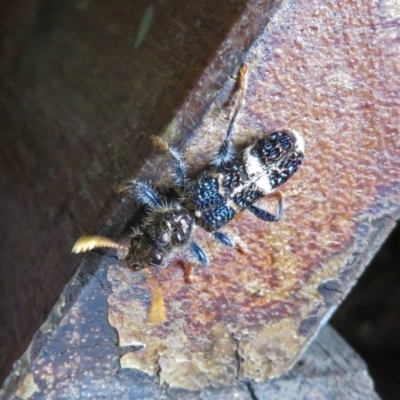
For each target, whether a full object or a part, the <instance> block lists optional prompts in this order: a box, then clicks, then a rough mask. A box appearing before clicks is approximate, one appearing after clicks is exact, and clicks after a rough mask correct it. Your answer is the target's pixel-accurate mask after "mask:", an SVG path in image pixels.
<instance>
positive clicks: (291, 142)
mask: <svg viewBox="0 0 400 400" xmlns="http://www.w3.org/2000/svg"><path fill="white" fill-rule="evenodd" d="M303 155H304V142H303V140H302V138H301V136H300V135H299V134H298V133H296V132H294V131H279V132H274V133H272V134H271V135H267V136H265V137H263V138H261V139H259V140H257V141H256V142H255V143H254V144H253V145H251V146H249V147H248V148H246V149H245V150H244V151H243V152H242V153H241V154H240V155H239V156H238V157H237V158H236V159H234V160H232V161H229V162H228V163H226V164H222V165H220V166H219V167H215V168H212V169H210V170H208V171H207V172H205V173H203V174H202V176H201V177H200V178H199V179H196V180H192V181H189V182H188V183H187V185H186V186H185V188H184V196H183V199H184V200H183V202H182V204H183V206H184V207H185V208H187V209H188V211H189V212H190V214H191V215H193V216H194V219H195V222H196V224H198V225H199V226H201V227H202V228H203V229H205V230H206V231H208V232H215V231H218V230H219V229H220V228H222V227H223V226H224V225H225V224H226V223H228V222H229V221H230V220H231V219H233V218H234V217H235V215H236V214H237V213H239V212H241V211H243V210H245V209H249V208H250V207H252V206H253V204H254V203H255V202H256V201H257V200H259V199H261V198H262V197H264V196H266V195H267V194H270V193H271V192H272V191H273V190H274V189H276V188H277V187H278V186H280V185H282V184H283V183H285V182H286V181H287V180H288V179H289V178H290V177H291V176H292V175H293V174H294V173H295V172H296V171H297V169H298V167H299V166H300V164H301V162H302V160H303ZM270 220H271V221H273V220H274V218H273V216H271V219H270Z"/></svg>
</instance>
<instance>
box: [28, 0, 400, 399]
mask: <svg viewBox="0 0 400 400" xmlns="http://www.w3.org/2000/svg"><path fill="white" fill-rule="evenodd" d="M396 10H397V8H396V6H395V5H393V4H392V3H391V2H390V1H386V2H383V3H379V4H377V3H374V4H371V3H370V2H367V1H365V2H359V3H357V5H355V4H354V3H347V2H342V1H332V2H329V3H324V4H323V5H321V4H320V2H317V1H312V2H308V3H307V4H299V3H296V2H283V3H282V5H281V7H280V9H279V10H278V11H277V12H276V13H275V14H274V16H273V18H272V20H271V22H270V24H269V25H268V28H267V29H266V30H265V31H263V32H262V34H261V35H260V37H259V38H258V40H257V42H256V43H255V44H254V45H253V46H252V48H251V49H250V51H249V53H248V54H247V57H246V60H247V63H248V65H249V82H248V91H247V94H246V106H245V108H244V109H243V110H242V112H241V114H240V116H239V118H238V123H237V125H236V127H235V132H234V138H235V142H237V143H238V144H239V146H240V145H245V144H246V143H249V141H251V140H252V139H254V138H255V137H257V136H258V135H259V134H260V133H262V132H265V131H273V130H275V129H279V128H290V129H296V130H298V131H300V132H303V135H304V137H305V142H306V155H305V161H304V165H303V166H302V167H301V169H300V170H299V172H298V173H297V174H296V176H295V177H294V178H293V179H291V180H290V181H289V182H288V183H287V184H285V186H284V188H283V192H284V194H285V197H286V206H285V208H286V213H285V215H284V218H283V220H282V222H280V223H279V224H264V223H260V222H259V221H258V220H256V218H255V217H253V216H252V215H250V214H249V213H246V212H245V213H243V214H241V215H240V216H239V217H238V218H236V219H235V220H234V221H233V222H232V223H230V224H229V225H227V226H226V229H224V232H225V233H227V234H228V235H229V236H231V237H233V238H235V239H236V240H237V241H240V245H241V247H242V248H243V249H244V251H243V253H244V254H242V252H239V251H227V250H226V249H224V248H222V247H221V246H220V245H218V244H216V243H214V242H213V241H212V240H210V238H208V237H207V236H206V235H205V234H203V233H202V232H197V233H196V235H198V240H199V242H200V243H201V244H202V246H204V249H205V250H206V251H207V253H208V254H209V255H210V259H211V260H210V267H209V268H208V269H200V268H195V269H194V270H193V272H192V279H191V280H192V283H191V284H188V283H187V282H185V277H184V272H183V271H182V267H181V262H180V260H181V256H180V255H176V258H175V260H173V261H171V264H170V266H169V267H168V268H166V269H164V270H162V271H158V272H157V273H155V276H156V279H157V281H158V283H159V285H160V286H161V287H162V289H163V293H164V297H165V305H166V311H167V321H166V322H165V323H164V324H160V325H154V324H149V322H148V319H147V315H148V310H149V307H150V306H151V299H150V289H149V285H148V280H146V277H145V275H144V274H142V273H132V272H131V271H129V270H127V269H124V268H121V267H120V266H119V265H117V264H115V265H111V266H110V267H109V268H108V271H107V281H108V282H109V284H110V285H111V287H110V289H109V291H107V293H104V292H103V294H104V296H105V295H107V303H108V320H109V322H110V324H111V326H113V327H114V328H115V330H116V332H117V335H118V345H119V347H120V350H118V347H115V348H114V353H113V354H111V355H110V359H111V361H110V362H113V363H115V364H114V365H117V364H116V363H117V362H118V361H119V360H118V359H117V358H118V357H120V362H121V365H122V367H123V368H122V369H121V370H118V371H120V372H119V373H121V371H123V373H124V374H125V373H128V374H132V377H134V376H140V377H141V379H142V378H143V379H150V378H148V377H147V376H148V375H154V376H155V377H157V378H159V379H160V382H161V383H166V384H167V386H168V387H176V388H185V389H190V390H198V389H201V388H203V387H205V386H208V385H214V386H223V385H231V384H233V382H236V381H237V380H238V379H243V378H246V379H252V380H265V379H267V378H270V377H275V376H279V375H281V374H282V373H283V372H285V371H286V370H287V369H288V368H289V367H290V366H291V365H292V364H293V362H294V361H295V360H296V359H297V358H298V357H299V355H300V354H301V353H302V352H303V351H304V349H305V348H306V347H307V345H308V344H309V343H310V341H311V339H312V337H313V336H314V335H315V334H316V332H317V330H318V328H319V327H320V326H321V324H322V323H323V322H324V321H325V320H326V318H327V317H328V316H329V315H330V313H331V311H332V310H333V309H334V307H335V306H336V305H337V304H338V303H339V302H340V301H341V299H342V298H343V297H344V296H345V294H346V293H347V291H348V290H349V288H350V287H351V286H352V285H353V284H354V282H355V280H356V278H357V276H358V275H359V274H360V273H361V272H362V270H363V268H364V267H365V265H366V264H367V262H368V261H369V259H370V257H371V256H372V255H373V254H374V253H375V251H376V249H377V248H378V247H379V245H380V244H381V242H382V241H383V240H384V238H385V237H386V236H387V234H388V232H389V231H390V230H391V229H392V227H393V225H394V219H395V218H398V216H399V204H400V194H399V188H400V174H399V170H400V141H399V140H400V138H399V132H398V126H399V122H400V121H399V115H398V112H397V109H396V104H397V98H398V91H399V87H400V85H399V76H398V73H397V72H398V71H397V69H398V65H397V61H396V60H398V57H399V54H398V47H396V46H397V45H396V40H395V38H396V35H397V33H396V32H397V30H396V29H397V28H396V29H395V27H398V26H397V25H398V23H397V22H396V21H397V19H396V18H397V16H398V14H397V13H396ZM396 24H397V25H396ZM227 91H228V89H226V90H225V91H223V92H222V94H221V96H220V98H218V99H217V102H216V103H214V104H213V105H212V106H211V107H210V109H209V111H208V113H207V114H206V116H205V117H204V119H203V120H202V122H201V124H199V125H198V126H197V128H196V130H195V131H194V134H193V135H192V136H189V137H187V138H186V140H182V141H181V142H180V143H178V144H180V145H181V148H182V149H183V150H185V155H186V157H187V160H188V163H189V165H191V166H193V172H194V173H196V172H198V171H201V169H202V168H203V167H204V165H206V164H207V162H208V160H209V158H210V154H212V153H213V152H214V151H216V149H217V148H218V145H219V143H220V141H221V139H222V137H223V136H224V131H225V129H226V126H227V121H226V118H225V115H224V112H223V111H221V105H220V102H219V101H222V99H223V98H224V96H225V95H226V92H227ZM183 110H184V111H182V112H184V113H185V115H190V112H191V109H190V106H186V107H185V108H184V109H183ZM192 111H193V112H195V109H193V110H192ZM182 121H183V117H182V115H181V114H179V113H178V115H177V117H176V119H174V120H173V121H172V123H171V124H170V126H169V128H168V129H167V130H166V131H165V133H164V138H166V139H167V140H168V139H175V138H177V137H178V135H179V132H180V127H181V123H182ZM166 165H167V164H165V162H163V161H162V160H161V159H160V158H158V157H156V156H155V157H152V158H151V159H150V160H149V161H148V162H147V163H146V164H145V167H144V168H143V169H142V170H141V171H140V176H142V177H152V179H153V180H155V181H158V180H160V182H161V183H162V184H163V185H166V184H167V179H168V177H165V175H162V177H161V172H163V173H166V171H168V168H166ZM266 204H267V205H268V206H271V207H272V208H273V202H266ZM103 273H104V274H105V272H104V271H103ZM104 277H105V275H104ZM104 277H103V278H104ZM103 278H101V282H102V284H103V285H105V282H106V281H105V280H104V279H103ZM104 299H105V298H103V300H102V304H101V305H100V304H99V307H100V306H101V307H103V306H104V304H105V302H104ZM81 306H82V307H85V304H84V302H83V303H82V304H81ZM67 317H68V318H70V317H71V316H70V315H68V316H67ZM102 317H105V314H104V311H102ZM70 329H71V330H72V331H73V330H74V327H73V326H72V325H71V326H70ZM49 340H50V343H51V339H49ZM80 343H81V342H80ZM140 345H145V347H144V348H142V349H140V350H137V351H131V350H133V349H129V346H135V347H136V346H140ZM118 351H120V352H118ZM39 359H40V358H39ZM39 359H37V360H36V361H34V362H33V365H31V366H30V368H31V369H32V370H33V369H34V366H35V365H38V364H35V363H37V362H38V360H39ZM80 362H81V360H78V363H77V364H79V363H80ZM96 367H97V366H96ZM77 368H82V369H83V370H84V369H85V368H84V367H80V366H79V365H78V366H77ZM93 368H95V367H93ZM118 368H119V367H118ZM140 370H141V371H143V372H142V373H139V372H138V371H140ZM115 371H117V370H115ZM89 374H90V373H89ZM136 374H139V375H136ZM60 379H61V380H60V381H57V380H56V379H55V380H52V381H51V383H47V384H48V385H50V386H49V387H50V388H51V390H56V386H57V384H62V383H60V382H62V381H63V380H62V378H60ZM88 379H89V378H88ZM150 381H151V382H154V380H151V379H150V380H149V381H148V382H150ZM34 382H35V384H36V385H38V386H40V385H42V386H45V385H46V383H45V380H43V379H42V378H41V376H40V375H37V376H36V375H35V377H34ZM49 390H50V389H49ZM149 396H150V394H149ZM32 398H34V397H32Z"/></svg>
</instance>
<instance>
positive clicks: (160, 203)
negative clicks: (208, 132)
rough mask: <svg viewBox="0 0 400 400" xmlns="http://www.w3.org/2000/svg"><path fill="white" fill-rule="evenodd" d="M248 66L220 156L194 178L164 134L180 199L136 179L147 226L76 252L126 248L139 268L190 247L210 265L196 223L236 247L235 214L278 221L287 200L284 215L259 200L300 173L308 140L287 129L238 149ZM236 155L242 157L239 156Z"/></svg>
mask: <svg viewBox="0 0 400 400" xmlns="http://www.w3.org/2000/svg"><path fill="white" fill-rule="evenodd" d="M246 70H247V68H245V67H242V69H241V70H240V71H239V75H238V85H237V87H238V89H237V90H238V96H237V97H238V98H239V100H238V101H237V106H236V109H235V111H234V114H233V117H232V118H231V121H230V123H229V127H228V131H227V134H226V138H225V140H224V141H223V143H222V144H221V146H220V149H219V151H218V153H217V155H216V157H215V158H214V159H213V160H212V161H211V166H210V168H208V169H206V170H205V171H204V172H203V174H202V175H201V176H200V177H199V178H197V179H188V178H187V176H186V165H185V163H184V157H183V155H182V154H181V153H180V152H179V151H178V150H177V149H175V148H173V147H170V146H169V145H168V144H167V143H166V142H164V141H163V140H162V139H161V138H154V140H155V142H156V144H157V145H158V146H159V147H160V148H161V149H163V150H164V151H167V152H169V154H170V156H171V157H172V159H173V162H174V166H175V172H174V178H175V180H174V189H175V191H176V194H177V196H176V198H173V199H166V198H163V197H161V196H159V195H158V193H157V192H156V191H155V190H154V189H153V188H152V187H151V186H150V185H149V184H148V183H147V182H143V181H139V180H133V181H132V184H131V188H132V189H133V192H134V194H135V196H136V198H137V199H138V201H139V202H140V203H141V204H142V205H144V206H145V207H146V214H145V216H144V218H143V222H142V224H141V225H140V226H139V227H138V228H135V229H134V233H133V234H132V237H131V241H130V244H129V245H128V246H126V245H121V244H120V243H118V242H113V241H111V240H109V239H107V238H103V237H98V236H92V237H83V238H82V239H81V240H78V242H77V243H76V245H75V246H74V249H73V251H75V252H82V251H88V250H91V249H93V248H96V247H114V248H118V249H121V247H122V248H124V249H125V250H126V252H125V260H126V261H127V263H128V265H130V266H131V267H132V268H133V269H142V268H146V267H147V266H149V265H163V264H164V265H165V256H168V254H170V253H171V252H172V251H173V250H174V249H177V248H184V247H186V248H188V250H189V251H190V252H191V254H192V255H193V256H194V258H195V260H196V261H198V262H199V263H200V264H201V265H207V262H208V261H207V257H206V255H205V254H204V252H203V250H202V249H201V248H200V246H199V245H198V244H197V243H196V242H195V241H193V240H192V231H193V228H194V227H195V225H197V226H200V227H201V228H203V229H204V230H206V231H207V232H210V233H211V234H212V235H213V236H214V238H215V239H217V240H218V241H220V242H221V243H222V244H224V245H226V246H232V242H231V241H230V240H229V238H228V237H227V236H226V235H225V234H224V233H222V232H221V231H220V229H221V228H222V227H223V226H224V225H225V224H227V223H228V222H229V221H231V220H232V219H233V218H234V217H235V215H237V214H238V213H240V212H242V211H243V210H248V211H250V212H251V213H253V214H254V215H255V216H257V217H258V218H260V219H261V220H263V221H268V222H276V221H279V220H280V218H281V216H282V198H280V203H279V209H278V215H273V214H270V213H269V212H267V211H265V210H263V209H261V208H258V207H257V206H255V205H254V203H255V202H257V200H259V199H260V198H262V197H264V196H266V195H268V194H270V193H271V192H273V191H274V190H275V189H276V188H277V187H279V186H280V185H282V184H283V183H285V182H286V181H287V180H288V179H289V178H290V177H291V176H293V175H294V174H295V172H296V171H297V169H298V168H299V166H300V164H301V163H302V160H303V157H304V141H303V139H302V137H301V135H300V134H299V133H297V132H295V131H291V130H282V131H277V132H274V133H271V134H269V135H265V136H263V137H261V138H259V139H258V140H256V141H255V142H254V143H253V144H251V145H250V146H248V147H247V148H245V149H244V151H242V152H241V153H237V152H236V150H235V148H234V146H233V144H232V141H231V133H232V129H233V126H234V123H235V120H236V117H237V115H238V112H239V106H240V103H241V101H240V100H242V96H240V94H242V93H243V90H244V86H245V85H244V75H245V73H246ZM235 154H236V156H235Z"/></svg>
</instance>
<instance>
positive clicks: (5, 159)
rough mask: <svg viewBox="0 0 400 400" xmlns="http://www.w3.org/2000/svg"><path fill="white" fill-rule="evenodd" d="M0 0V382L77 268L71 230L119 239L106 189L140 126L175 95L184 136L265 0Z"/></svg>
mask: <svg viewBox="0 0 400 400" xmlns="http://www.w3.org/2000/svg"><path fill="white" fill-rule="evenodd" d="M3 3H4V4H2V5H1V6H0V8H1V13H0V21H1V22H0V36H1V38H2V41H1V46H0V115H1V125H0V137H1V147H0V169H1V173H0V176H1V180H0V191H1V193H2V196H1V198H0V205H1V206H0V212H1V215H0V219H1V224H0V230H1V231H0V236H1V238H2V240H1V241H0V246H1V249H0V252H1V254H2V263H1V266H0V305H1V310H2V312H1V313H0V325H1V326H2V329H1V331H0V355H1V357H0V381H2V380H3V379H4V378H5V376H6V375H7V374H8V373H9V372H10V370H11V367H12V363H13V362H14V361H15V360H16V359H17V358H18V357H19V356H20V355H21V354H22V352H23V351H24V350H25V348H26V346H27V345H28V344H29V342H30V340H31V339H32V336H33V334H34V332H35V331H36V330H37V329H38V328H39V326H40V324H41V323H43V321H44V319H45V318H46V316H47V315H48V313H49V311H50V310H51V307H52V306H53V304H54V302H55V301H56V299H57V297H58V296H59V294H60V293H61V291H62V289H63V288H64V286H65V284H66V283H67V282H68V279H70V278H71V276H72V275H73V274H74V272H75V271H76V269H77V267H78V258H76V257H73V256H72V255H71V254H70V249H71V246H72V244H73V242H74V241H75V240H76V237H77V236H79V234H80V233H82V232H98V231H99V230H102V231H103V233H107V234H109V235H116V234H118V232H120V231H121V230H122V229H123V226H124V224H125V223H126V220H127V219H129V218H130V217H131V214H132V213H133V211H134V210H135V206H134V205H133V204H132V202H131V203H129V204H128V203H125V204H124V205H122V206H121V207H119V208H118V204H119V203H120V200H121V197H120V196H119V195H117V194H115V193H114V191H113V187H114V186H115V185H118V184H121V183H123V182H124V181H125V180H126V179H128V178H130V177H131V176H132V175H136V174H137V172H138V170H139V169H140V168H141V166H142V164H143V162H144V159H145V158H146V157H147V156H148V155H149V149H150V145H149V142H150V140H149V136H150V135H152V134H155V133H158V132H160V131H162V130H163V129H165V126H166V125H168V123H169V122H170V121H171V119H172V118H173V117H174V116H175V115H176V112H177V110H179V109H180V108H182V107H183V106H182V104H183V103H185V102H187V104H190V105H191V107H192V111H191V112H190V113H185V115H186V118H185V119H184V124H183V125H182V127H181V128H182V129H181V135H182V136H185V135H186V134H187V132H190V131H191V129H192V128H193V126H195V125H196V124H197V122H198V119H199V118H200V117H201V115H202V114H203V113H204V109H205V108H206V107H208V104H209V102H210V101H211V99H212V98H213V96H215V94H216V93H217V92H218V90H219V89H220V87H221V85H222V84H223V83H224V81H225V80H226V79H227V75H228V74H230V73H233V71H234V69H235V68H236V67H237V65H238V64H239V63H240V61H241V58H242V56H243V52H245V51H246V49H247V48H248V47H249V45H250V43H251V42H252V41H253V40H254V38H255V37H256V36H257V32H258V31H259V29H261V28H262V27H264V26H265V24H266V22H267V21H268V18H269V12H270V10H271V8H272V5H273V4H272V2H270V1H269V0H255V1H253V0H251V1H247V0H244V1H235V2H215V1H203V0H199V1H195V0H194V1H190V2H187V1H182V0H169V1H161V2H159V3H157V4H153V5H152V8H151V7H150V10H152V13H150V14H149V6H150V5H149V3H148V2H147V1H139V0H137V1H135V2H132V1H124V0H121V1H118V2H109V1H96V2H88V1H85V0H83V1H71V0H66V1H28V0H21V1H18V2H14V3H7V4H6V3H5V2H3ZM260 10H263V12H260ZM146 15H150V17H151V16H152V18H151V21H148V22H147V23H149V22H150V26H149V29H148V30H147V33H146V32H144V31H143V29H142V28H141V26H143V25H141V23H142V21H143V20H144V19H146V18H145V17H146ZM139 36H140V37H141V43H139V42H137V39H138V38H139ZM218 50H222V51H221V53H218V54H217V51H218ZM210 71H218V77H216V74H215V73H213V74H212V77H210V76H211V73H210ZM211 78H212V79H211ZM193 110H195V111H193ZM124 206H125V207H124ZM116 209H117V211H116ZM111 219H112V222H110V221H111ZM74 298H76V295H74V296H71V301H73V299H74Z"/></svg>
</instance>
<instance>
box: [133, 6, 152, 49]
mask: <svg viewBox="0 0 400 400" xmlns="http://www.w3.org/2000/svg"><path fill="white" fill-rule="evenodd" d="M153 17H154V6H152V5H150V6H148V7H147V8H146V11H145V12H144V14H143V18H142V21H141V22H140V25H139V29H138V32H137V35H136V39H135V44H134V45H133V47H134V48H135V49H138V48H139V47H140V45H141V44H142V43H143V42H144V39H145V38H146V35H147V33H148V31H149V29H150V25H151V21H153Z"/></svg>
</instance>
